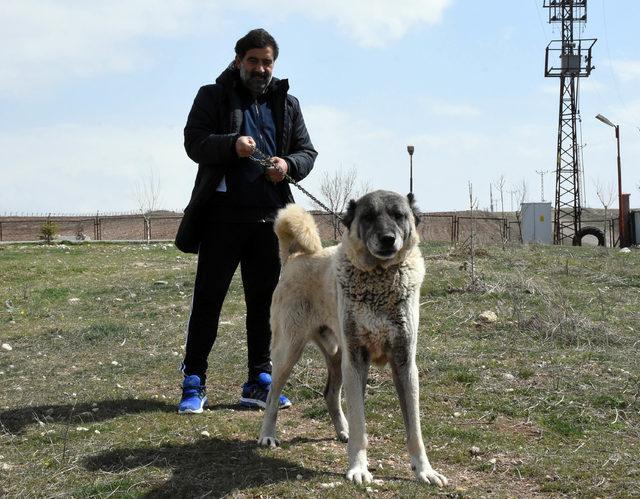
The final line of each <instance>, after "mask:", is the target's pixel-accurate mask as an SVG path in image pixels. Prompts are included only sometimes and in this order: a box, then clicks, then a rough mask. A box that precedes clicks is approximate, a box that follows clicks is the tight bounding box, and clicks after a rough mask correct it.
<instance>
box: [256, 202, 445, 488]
mask: <svg viewBox="0 0 640 499" xmlns="http://www.w3.org/2000/svg"><path fill="white" fill-rule="evenodd" d="M343 223H344V225H345V226H346V231H345V233H344V235H343V238H342V242H341V243H340V244H338V245H336V246H332V247H328V248H323V247H322V244H321V241H320V236H319V234H318V229H317V226H316V224H315V221H314V220H313V217H312V216H311V215H310V214H309V213H307V212H306V211H305V210H304V209H303V208H301V207H300V206H298V205H295V204H291V205H288V206H287V207H285V208H283V209H282V210H280V212H279V213H278V216H277V218H276V221H275V225H274V230H275V232H276V234H277V236H278V242H279V251H280V259H281V262H282V273H281V276H280V281H279V283H278V285H277V287H276V289H275V291H274V294H273V299H272V303H271V330H272V339H271V356H272V362H273V373H272V384H271V390H270V393H269V396H268V398H267V407H266V410H265V414H264V420H263V423H262V429H261V432H260V437H259V438H258V444H259V445H262V446H269V447H275V446H277V445H279V441H278V440H277V438H276V431H275V430H276V419H277V414H278V398H279V396H280V393H281V392H282V388H283V386H284V384H285V383H286V381H287V379H288V377H289V375H290V374H291V370H292V369H293V367H294V365H295V364H296V362H297V361H298V360H299V358H300V356H301V355H302V351H303V350H304V347H305V345H306V344H307V343H308V342H310V341H312V342H314V343H315V344H316V345H317V346H318V348H319V349H320V351H321V352H322V353H323V354H324V357H325V360H326V364H327V370H328V377H327V383H326V387H325V390H324V397H325V401H326V404H327V408H328V410H329V415H330V416H331V420H332V421H333V425H334V427H335V430H336V434H337V436H338V439H339V440H341V441H348V444H347V448H348V457H349V468H348V471H347V475H346V476H347V479H349V480H351V481H353V482H356V483H359V484H360V483H368V482H371V480H372V476H371V473H370V472H369V470H368V461H367V450H366V448H367V435H366V428H365V413H364V394H365V386H366V382H367V377H368V371H369V365H370V363H371V362H375V363H378V364H386V363H389V364H390V366H391V372H392V375H393V381H394V384H395V387H396V391H397V393H398V397H399V400H400V408H401V410H402V415H403V418H404V423H405V429H406V433H407V447H408V451H409V455H410V457H411V468H412V469H413V471H414V473H415V475H416V478H417V479H418V480H420V481H423V482H426V483H431V484H434V485H438V486H440V487H442V486H444V485H447V483H448V481H447V478H446V477H445V476H444V475H442V474H440V473H438V472H437V471H435V470H434V469H433V468H432V467H431V464H430V463H429V460H428V458H427V455H426V452H425V448H424V444H423V441H422V432H421V428H420V412H419V400H418V394H419V391H418V369H417V367H416V362H415V356H416V342H417V336H418V319H419V307H420V304H419V297H420V286H421V284H422V280H423V278H424V272H425V270H424V260H423V259H422V255H421V253H420V250H419V248H418V242H419V238H418V234H417V232H416V225H417V223H418V216H417V209H416V207H415V204H414V199H413V195H411V194H409V196H407V197H404V196H402V195H400V194H397V193H395V192H390V191H374V192H371V193H368V194H366V195H364V196H363V197H361V198H360V199H358V200H357V201H354V200H351V201H350V202H349V204H348V207H347V210H346V213H345V215H344V217H343ZM343 379H344V383H343ZM343 384H344V388H345V399H346V402H347V414H348V421H347V419H345V416H344V413H343V412H342V407H341V404H340V394H341V388H342V385H343Z"/></svg>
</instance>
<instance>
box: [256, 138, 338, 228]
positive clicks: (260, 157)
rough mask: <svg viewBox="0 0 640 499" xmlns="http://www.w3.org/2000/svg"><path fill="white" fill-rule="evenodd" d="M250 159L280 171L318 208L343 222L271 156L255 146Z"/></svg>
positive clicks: (264, 166) (265, 167)
mask: <svg viewBox="0 0 640 499" xmlns="http://www.w3.org/2000/svg"><path fill="white" fill-rule="evenodd" d="M249 159H250V160H252V161H254V162H255V163H257V164H259V165H260V166H262V167H263V168H264V169H265V170H266V169H267V168H275V169H276V170H278V171H279V172H280V173H282V174H283V175H284V178H286V179H287V180H288V181H289V183H291V184H293V185H295V186H296V187H297V188H298V189H300V190H301V191H302V192H303V193H304V194H306V195H307V197H309V199H311V200H312V201H313V202H314V203H316V204H317V205H318V206H320V207H321V208H322V209H324V210H325V211H326V212H328V213H331V214H332V215H333V216H334V217H336V218H337V219H338V220H339V221H340V222H342V217H341V216H340V215H338V214H337V213H336V212H335V211H333V210H332V209H330V208H329V207H328V206H326V205H325V204H324V203H322V201H320V200H319V199H318V198H317V197H315V196H314V195H313V194H311V193H310V192H309V191H307V190H306V189H305V188H304V187H302V186H301V185H300V184H299V183H298V182H297V181H296V180H295V179H294V178H293V177H291V175H289V174H288V173H285V172H283V171H282V168H280V167H279V166H278V165H277V164H275V163H274V162H273V158H272V157H271V156H268V155H266V154H265V153H263V152H262V151H261V150H260V149H258V148H257V147H255V146H254V147H253V151H252V152H251V155H250V156H249Z"/></svg>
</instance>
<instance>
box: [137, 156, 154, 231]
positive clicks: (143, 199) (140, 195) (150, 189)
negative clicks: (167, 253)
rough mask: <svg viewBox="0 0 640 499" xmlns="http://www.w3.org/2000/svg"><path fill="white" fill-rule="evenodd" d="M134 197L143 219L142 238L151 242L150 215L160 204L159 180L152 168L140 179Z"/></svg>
mask: <svg viewBox="0 0 640 499" xmlns="http://www.w3.org/2000/svg"><path fill="white" fill-rule="evenodd" d="M135 197H136V203H137V205H138V211H139V212H140V214H141V215H142V217H143V218H144V237H145V239H146V240H147V242H149V241H151V215H152V214H153V212H154V211H156V210H157V209H158V206H159V203H160V179H159V178H157V177H156V175H155V172H154V170H153V168H149V170H148V171H147V173H146V174H144V175H143V176H141V177H140V179H139V180H138V182H136V186H135Z"/></svg>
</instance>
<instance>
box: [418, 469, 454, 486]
mask: <svg viewBox="0 0 640 499" xmlns="http://www.w3.org/2000/svg"><path fill="white" fill-rule="evenodd" d="M414 473H415V474H416V478H417V479H418V480H420V481H422V482H425V483H429V484H431V485H437V486H438V487H446V486H447V485H448V484H449V480H447V477H446V476H444V475H443V474H441V473H438V472H437V471H436V470H434V469H433V468H426V469H423V470H421V471H418V470H414Z"/></svg>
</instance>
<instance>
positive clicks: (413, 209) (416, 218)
mask: <svg viewBox="0 0 640 499" xmlns="http://www.w3.org/2000/svg"><path fill="white" fill-rule="evenodd" d="M407 199H408V200H409V207H410V208H411V212H412V213H413V219H414V221H415V223H416V227H417V226H418V224H419V223H420V211H419V210H418V207H417V206H416V198H415V197H414V196H413V192H410V193H409V194H407Z"/></svg>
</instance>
